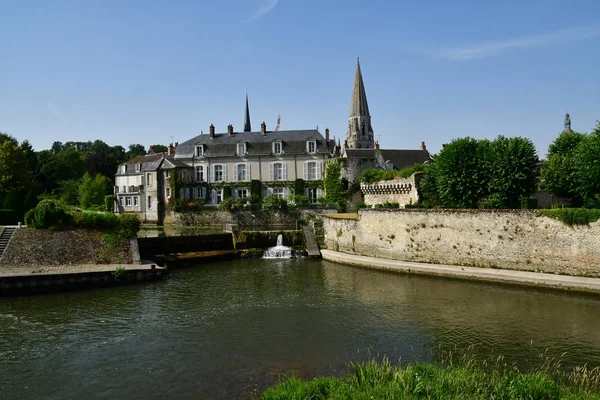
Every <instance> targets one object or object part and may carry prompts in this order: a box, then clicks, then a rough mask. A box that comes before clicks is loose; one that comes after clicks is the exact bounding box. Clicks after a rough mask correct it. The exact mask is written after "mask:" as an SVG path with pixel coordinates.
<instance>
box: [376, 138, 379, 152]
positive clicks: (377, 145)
mask: <svg viewBox="0 0 600 400" xmlns="http://www.w3.org/2000/svg"><path fill="white" fill-rule="evenodd" d="M375 148H376V149H377V150H379V140H378V141H376V142H375Z"/></svg>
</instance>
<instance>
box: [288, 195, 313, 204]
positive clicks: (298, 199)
mask: <svg viewBox="0 0 600 400" xmlns="http://www.w3.org/2000/svg"><path fill="white" fill-rule="evenodd" d="M291 197H292V199H291V200H292V201H293V202H294V204H308V203H309V202H310V200H309V198H308V197H306V196H304V195H302V194H297V195H295V196H291Z"/></svg>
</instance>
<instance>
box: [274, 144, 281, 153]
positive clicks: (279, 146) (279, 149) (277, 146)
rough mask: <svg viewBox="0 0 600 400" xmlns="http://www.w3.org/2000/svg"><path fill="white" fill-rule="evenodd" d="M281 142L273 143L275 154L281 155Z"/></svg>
mask: <svg viewBox="0 0 600 400" xmlns="http://www.w3.org/2000/svg"><path fill="white" fill-rule="evenodd" d="M281 147H282V146H281V142H273V154H281V153H282V152H281Z"/></svg>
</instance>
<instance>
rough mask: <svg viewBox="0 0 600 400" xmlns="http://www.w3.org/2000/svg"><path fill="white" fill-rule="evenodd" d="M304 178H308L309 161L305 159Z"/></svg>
mask: <svg viewBox="0 0 600 400" xmlns="http://www.w3.org/2000/svg"><path fill="white" fill-rule="evenodd" d="M304 180H305V181H307V180H308V161H304Z"/></svg>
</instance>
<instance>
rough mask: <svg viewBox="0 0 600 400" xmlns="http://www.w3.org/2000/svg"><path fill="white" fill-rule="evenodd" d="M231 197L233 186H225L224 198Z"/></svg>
mask: <svg viewBox="0 0 600 400" xmlns="http://www.w3.org/2000/svg"><path fill="white" fill-rule="evenodd" d="M227 199H231V186H228V185H225V186H223V200H227Z"/></svg>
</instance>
